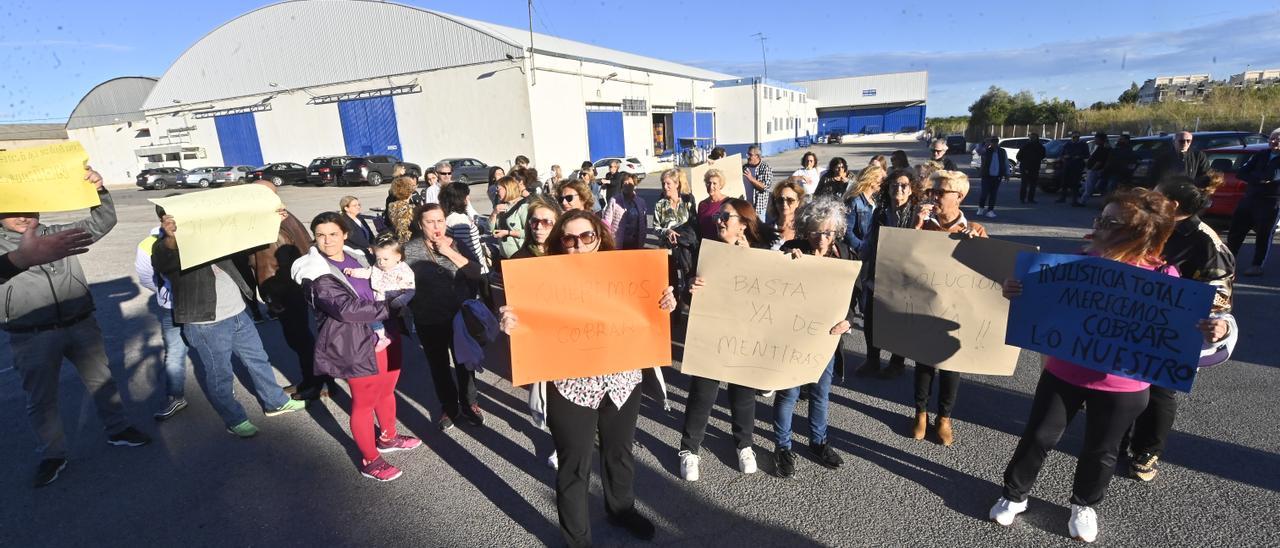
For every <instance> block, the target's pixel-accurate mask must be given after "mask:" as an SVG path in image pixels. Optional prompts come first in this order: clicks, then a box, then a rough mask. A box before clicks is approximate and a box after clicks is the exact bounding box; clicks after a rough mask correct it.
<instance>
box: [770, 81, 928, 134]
mask: <svg viewBox="0 0 1280 548" xmlns="http://www.w3.org/2000/svg"><path fill="white" fill-rule="evenodd" d="M795 85H797V86H800V87H803V88H804V89H806V90H808V92H809V97H810V98H811V99H814V100H815V101H817V102H818V103H819V105H820V106H819V107H818V109H817V113H818V123H817V127H818V132H819V133H820V134H827V133H831V132H833V131H838V132H841V133H861V134H873V133H904V132H907V133H909V132H915V131H920V130H922V129H924V121H925V103H926V101H927V99H928V96H929V73H928V72H925V71H915V72H897V73H891V74H874V75H868V76H850V77H846V78H831V79H826V80H810V81H804V82H796V83H795Z"/></svg>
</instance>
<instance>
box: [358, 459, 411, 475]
mask: <svg viewBox="0 0 1280 548" xmlns="http://www.w3.org/2000/svg"><path fill="white" fill-rule="evenodd" d="M360 474H361V475H363V476H364V477H366V478H373V479H376V480H378V481H391V480H393V479H396V478H398V477H400V474H403V472H401V471H400V469H399V468H396V467H394V466H391V463H389V462H387V461H385V460H382V457H378V458H376V459H374V460H372V461H370V462H368V463H366V464H365V465H364V466H363V467H361V468H360Z"/></svg>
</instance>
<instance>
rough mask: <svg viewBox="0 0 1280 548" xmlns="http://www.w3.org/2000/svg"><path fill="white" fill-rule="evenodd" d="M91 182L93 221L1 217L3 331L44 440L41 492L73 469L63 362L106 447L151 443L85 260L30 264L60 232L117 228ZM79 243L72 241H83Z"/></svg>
mask: <svg viewBox="0 0 1280 548" xmlns="http://www.w3.org/2000/svg"><path fill="white" fill-rule="evenodd" d="M85 179H87V180H88V181H89V183H87V184H92V185H94V187H96V188H97V190H98V198H99V200H101V202H102V203H101V204H100V205H98V206H95V207H93V208H91V209H90V210H89V218H88V219H84V220H81V221H77V222H75V223H71V224H67V225H47V226H41V225H40V213H38V212H32V213H0V252H5V253H8V259H9V261H10V266H11V267H12V268H11V269H10V270H9V273H8V274H6V275H7V276H8V279H5V280H4V281H3V283H0V296H3V299H4V308H3V316H0V329H4V330H5V331H7V332H8V333H9V348H10V353H11V355H12V356H13V368H14V369H15V370H16V371H17V372H18V375H20V376H21V377H22V389H23V390H24V391H25V392H26V393H27V418H28V420H29V421H30V422H31V429H32V430H35V434H36V437H37V438H38V439H39V440H40V446H39V447H38V448H37V450H36V451H37V453H39V455H40V457H41V461H40V464H39V466H37V467H36V474H35V479H34V482H33V484H34V485H35V486H36V487H42V486H45V485H48V484H50V483H53V481H54V480H56V479H58V474H59V473H60V472H61V471H62V470H63V469H65V468H66V466H67V447H66V435H65V433H64V431H63V427H62V417H61V416H60V415H59V413H58V377H59V373H60V372H61V371H62V360H63V359H64V358H65V359H66V360H68V361H70V362H71V365H72V366H74V367H75V368H76V373H78V374H79V375H80V380H81V381H82V382H83V383H84V385H85V388H86V389H88V393H89V395H90V396H92V397H93V403H94V405H95V406H96V407H97V409H98V417H99V418H100V419H101V420H102V423H103V426H104V427H105V429H106V431H107V443H110V444H112V445H121V446H131V447H136V446H139V445H144V444H146V443H147V442H149V441H151V440H150V438H148V437H147V436H146V435H145V434H143V433H142V432H139V431H137V430H135V429H134V428H133V427H132V426H130V425H129V419H128V418H127V417H126V416H125V411H124V406H123V403H122V402H121V399H120V390H119V389H118V388H117V386H116V381H115V378H114V377H113V376H112V374H111V370H110V369H109V368H108V366H107V364H108V361H107V353H106V349H105V347H104V344H103V339H102V330H101V329H100V328H99V327H98V321H97V320H96V319H94V317H93V311H94V304H93V295H91V294H90V293H89V282H88V280H87V279H85V275H84V270H83V269H82V268H81V267H80V261H79V259H76V258H75V257H64V258H60V259H56V260H53V261H51V262H47V264H40V263H37V262H35V261H38V260H43V259H49V258H51V257H50V254H47V253H46V254H44V255H41V254H38V253H37V254H36V256H35V258H34V259H28V258H27V253H28V252H31V251H32V249H33V246H37V245H42V244H46V243H47V242H49V241H51V240H50V238H53V237H54V236H53V235H55V234H58V233H61V232H69V231H81V232H83V233H87V235H88V236H89V237H90V238H91V239H92V240H93V241H97V240H100V239H102V237H103V236H105V235H106V234H107V232H110V231H111V229H112V228H113V227H115V225H116V208H115V203H114V202H113V201H112V200H111V195H110V194H109V193H107V190H106V189H105V188H103V186H102V177H101V176H99V175H98V174H97V172H94V171H90V172H89V173H88V174H87V175H86V176H85ZM78 238H79V236H76V237H74V238H73V241H80V242H83V240H82V239H78ZM14 255H16V256H17V260H16V261H14V260H13V259H14ZM19 268H21V270H18V269H19ZM14 270H18V271H17V272H14Z"/></svg>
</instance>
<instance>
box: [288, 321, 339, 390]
mask: <svg viewBox="0 0 1280 548" xmlns="http://www.w3.org/2000/svg"><path fill="white" fill-rule="evenodd" d="M277 318H278V319H279V320H280V331H281V332H282V333H283V334H284V342H285V344H287V345H289V348H290V349H292V350H293V353H294V354H297V355H298V369H300V370H301V371H302V382H301V383H299V385H298V388H299V390H300V391H301V390H303V389H309V388H313V387H316V386H319V385H321V384H326V383H329V382H330V381H332V380H333V377H330V376H328V375H316V337H315V335H314V334H312V333H311V318H310V314H309V313H308V311H307V303H306V301H303V300H302V299H301V298H299V299H298V300H297V302H292V301H290V302H288V303H286V304H285V306H284V308H282V309H281V310H280V313H279V315H278V316H277Z"/></svg>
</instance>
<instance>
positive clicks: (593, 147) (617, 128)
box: [587, 110, 627, 162]
mask: <svg viewBox="0 0 1280 548" xmlns="http://www.w3.org/2000/svg"><path fill="white" fill-rule="evenodd" d="M587 148H588V149H589V150H588V152H589V153H590V154H591V161H592V162H594V161H596V160H599V159H601V158H612V157H623V156H626V150H627V147H626V141H625V140H624V139H623V136H622V111H620V110H619V111H597V110H589V111H587Z"/></svg>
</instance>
